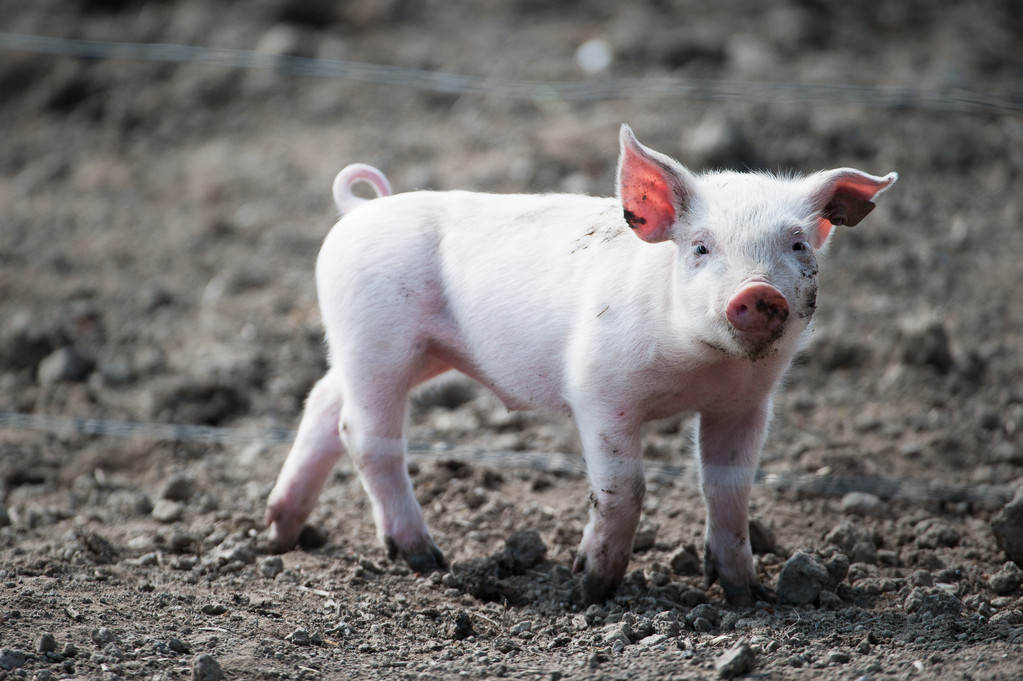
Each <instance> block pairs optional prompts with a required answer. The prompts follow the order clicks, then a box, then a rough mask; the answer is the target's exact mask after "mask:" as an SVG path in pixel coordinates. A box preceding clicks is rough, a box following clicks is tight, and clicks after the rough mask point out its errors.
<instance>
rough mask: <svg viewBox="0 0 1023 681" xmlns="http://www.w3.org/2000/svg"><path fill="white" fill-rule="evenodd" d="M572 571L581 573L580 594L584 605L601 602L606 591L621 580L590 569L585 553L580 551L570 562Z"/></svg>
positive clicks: (605, 596)
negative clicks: (600, 574) (598, 573)
mask: <svg viewBox="0 0 1023 681" xmlns="http://www.w3.org/2000/svg"><path fill="white" fill-rule="evenodd" d="M572 572H573V573H575V574H578V573H580V572H581V573H583V578H582V590H583V593H582V595H583V602H584V603H585V604H586V605H593V604H594V603H603V602H604V599H605V598H607V595H608V593H610V592H611V590H612V589H614V588H615V587H616V586H618V582H619V581H621V580H618V579H615V578H614V577H609V576H607V575H604V576H599V575H597V574H596V573H594V572H593V571H592V570H590V569H589V566H588V564H587V560H586V554H585V553H580V554H579V555H578V556H576V558H575V560H574V561H573V562H572Z"/></svg>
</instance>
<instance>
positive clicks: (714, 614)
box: [686, 603, 721, 631]
mask: <svg viewBox="0 0 1023 681" xmlns="http://www.w3.org/2000/svg"><path fill="white" fill-rule="evenodd" d="M720 621H721V613H720V612H719V611H718V609H717V608H715V607H714V606H713V605H711V604H710V603H702V604H700V605H698V606H696V607H695V608H693V609H692V610H690V611H689V612H688V613H686V622H688V623H689V624H690V626H692V627H693V629H696V631H710V630H711V629H713V628H714V625H716V624H717V623H718V622H720Z"/></svg>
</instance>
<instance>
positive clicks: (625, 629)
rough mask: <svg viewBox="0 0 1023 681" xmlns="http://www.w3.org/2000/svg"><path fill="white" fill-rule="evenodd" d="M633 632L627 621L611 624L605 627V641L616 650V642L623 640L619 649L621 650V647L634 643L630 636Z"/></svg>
mask: <svg viewBox="0 0 1023 681" xmlns="http://www.w3.org/2000/svg"><path fill="white" fill-rule="evenodd" d="M631 633H632V627H630V626H629V625H628V624H627V623H624V622H621V623H618V624H609V625H607V626H606V627H604V634H603V639H604V643H606V644H608V645H609V646H611V649H612V651H614V647H615V644H616V643H618V642H621V647H620V648H619V650H621V648H624V647H625V646H627V645H629V644H630V643H632V639H631V638H630V636H629V634H631Z"/></svg>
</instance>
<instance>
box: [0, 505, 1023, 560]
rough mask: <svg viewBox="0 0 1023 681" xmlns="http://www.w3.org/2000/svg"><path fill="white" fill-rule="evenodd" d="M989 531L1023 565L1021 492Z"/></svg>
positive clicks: (1001, 512) (1022, 507)
mask: <svg viewBox="0 0 1023 681" xmlns="http://www.w3.org/2000/svg"><path fill="white" fill-rule="evenodd" d="M2 522H3V521H2V519H0V524H2ZM991 531H992V532H993V533H994V535H995V540H996V541H997V542H998V547H999V548H1000V549H1002V550H1003V551H1005V554H1006V556H1008V558H1009V560H1011V561H1014V562H1015V563H1016V564H1017V565H1023V491H1020V492H1019V493H1017V494H1016V498H1015V499H1013V500H1012V501H1010V502H1009V503H1008V504H1006V505H1005V506H1004V507H1003V508H1002V510H1001V511H999V512H998V515H996V516H995V517H994V519H993V520H992V521H991Z"/></svg>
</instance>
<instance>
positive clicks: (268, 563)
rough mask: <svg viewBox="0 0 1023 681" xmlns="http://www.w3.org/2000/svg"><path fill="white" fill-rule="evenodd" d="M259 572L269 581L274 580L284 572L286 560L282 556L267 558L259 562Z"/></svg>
mask: <svg viewBox="0 0 1023 681" xmlns="http://www.w3.org/2000/svg"><path fill="white" fill-rule="evenodd" d="M259 571H260V573H262V575H263V576H264V577H266V578H267V579H273V578H274V577H276V576H277V575H279V574H281V573H282V572H284V559H283V558H281V557H280V556H267V557H266V558H264V559H263V560H261V561H259Z"/></svg>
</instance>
